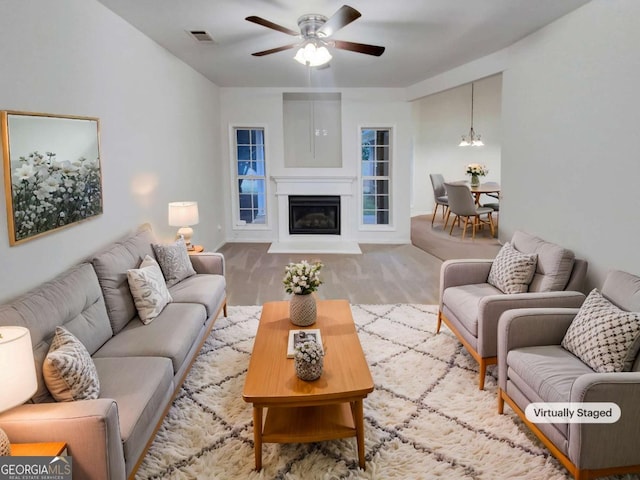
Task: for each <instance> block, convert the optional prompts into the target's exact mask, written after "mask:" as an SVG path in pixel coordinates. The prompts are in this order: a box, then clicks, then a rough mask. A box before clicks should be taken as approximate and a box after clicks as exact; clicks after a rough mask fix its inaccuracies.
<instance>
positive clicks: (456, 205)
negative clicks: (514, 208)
mask: <svg viewBox="0 0 640 480" xmlns="http://www.w3.org/2000/svg"><path fill="white" fill-rule="evenodd" d="M444 185H445V190H446V191H447V197H448V201H449V210H450V211H451V213H453V214H454V215H455V217H454V219H453V223H452V224H451V229H450V230H449V235H452V234H453V227H454V226H455V224H456V220H458V221H459V220H460V219H461V218H464V226H463V227H462V238H464V236H465V234H466V232H467V226H468V225H469V220H471V227H472V234H471V238H473V239H475V238H476V227H479V226H481V225H483V224H487V225H489V228H490V230H491V236H492V237H493V236H495V231H494V225H493V218H492V213H493V209H492V208H489V207H479V206H478V205H476V203H475V200H474V198H473V195H472V194H471V190H469V187H468V186H467V185H466V184H464V183H446V182H445V184H444ZM485 215H486V218H484V219H483V218H482V217H483V216H485Z"/></svg>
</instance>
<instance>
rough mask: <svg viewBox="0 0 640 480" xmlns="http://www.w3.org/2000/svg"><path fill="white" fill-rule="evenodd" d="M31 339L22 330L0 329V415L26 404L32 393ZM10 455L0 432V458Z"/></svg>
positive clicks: (5, 439) (4, 438)
mask: <svg viewBox="0 0 640 480" xmlns="http://www.w3.org/2000/svg"><path fill="white" fill-rule="evenodd" d="M37 388H38V381H37V379H36V367H35V363H34V362H33V346H32V345H31V335H30V334H29V330H27V329H26V328H24V327H0V412H4V411H5V410H9V409H10V408H13V407H15V406H17V405H20V404H22V403H24V402H25V401H27V400H29V399H30V398H31V397H32V396H33V394H34V393H36V389H37ZM8 455H11V445H10V444H9V438H8V437H7V434H6V433H4V430H2V428H0V456H8Z"/></svg>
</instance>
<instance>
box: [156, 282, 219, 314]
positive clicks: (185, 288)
mask: <svg viewBox="0 0 640 480" xmlns="http://www.w3.org/2000/svg"><path fill="white" fill-rule="evenodd" d="M225 289H226V282H225V279H224V277H223V276H222V275H200V274H196V275H193V276H192V277H189V278H187V279H185V280H183V281H181V282H180V283H178V284H176V285H174V286H173V287H171V288H170V289H169V292H170V293H171V297H172V298H173V301H174V302H179V303H199V304H201V305H204V307H205V308H206V309H207V317H211V316H212V315H215V314H216V313H217V312H218V309H219V308H220V306H221V305H222V302H224V297H225V295H226V291H225Z"/></svg>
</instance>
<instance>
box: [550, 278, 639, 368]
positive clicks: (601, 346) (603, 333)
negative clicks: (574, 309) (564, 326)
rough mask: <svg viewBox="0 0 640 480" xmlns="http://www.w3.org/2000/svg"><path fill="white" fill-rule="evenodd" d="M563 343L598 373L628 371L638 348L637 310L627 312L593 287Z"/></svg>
mask: <svg viewBox="0 0 640 480" xmlns="http://www.w3.org/2000/svg"><path fill="white" fill-rule="evenodd" d="M562 346H563V347H564V348H565V349H567V350H568V351H570V352H571V353H573V354H574V355H575V356H576V357H578V358H579V359H580V360H582V361H583V362H584V363H586V364H587V365H589V366H590V367H591V368H592V369H593V370H594V371H596V372H598V373H610V372H623V371H629V370H631V367H632V365H633V362H634V360H635V358H636V356H637V354H638V350H639V349H640V312H627V311H625V310H622V309H620V308H618V307H617V306H615V305H614V304H613V303H611V302H610V301H609V300H607V299H606V298H605V297H604V296H602V294H601V293H600V292H599V291H598V290H597V289H593V290H592V291H591V293H589V296H588V297H587V299H586V300H585V301H584V303H583V304H582V307H580V310H579V311H578V314H577V315H576V317H575V318H574V319H573V322H571V325H570V326H569V329H568V330H567V333H566V334H565V336H564V338H563V339H562Z"/></svg>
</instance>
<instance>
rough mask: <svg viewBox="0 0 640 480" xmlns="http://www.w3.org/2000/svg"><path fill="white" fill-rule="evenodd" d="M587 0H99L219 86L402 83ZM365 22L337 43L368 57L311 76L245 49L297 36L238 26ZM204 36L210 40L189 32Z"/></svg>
mask: <svg viewBox="0 0 640 480" xmlns="http://www.w3.org/2000/svg"><path fill="white" fill-rule="evenodd" d="M588 1H589V0H349V1H348V2H346V0H100V2H101V3H102V4H104V5H105V6H106V7H108V8H109V9H111V10H112V11H113V12H115V13H116V14H118V15H119V16H120V17H122V18H124V19H125V20H126V21H128V22H129V23H131V24H132V25H133V26H135V27H136V28H138V29H139V30H140V31H142V32H143V33H145V34H146V35H147V36H149V37H150V38H152V39H153V40H155V41H156V42H157V43H159V44H160V45H162V46H163V47H165V48H166V49H167V50H169V51H170V52H172V53H173V54H174V55H176V56H177V57H178V58H180V59H182V60H183V61H184V62H185V63H187V64H189V65H191V66H192V67H193V68H194V69H196V70H197V71H199V72H201V73H202V74H203V75H205V76H206V77H207V78H209V79H210V80H211V81H212V82H214V83H215V84H216V85H218V86H221V87H309V86H313V87H407V86H410V85H413V84H415V83H417V82H420V81H422V80H425V79H427V78H429V77H432V76H434V75H437V74H439V73H442V72H445V71H447V70H450V69H452V68H454V67H457V66H459V65H462V64H465V63H467V62H469V61H472V60H475V59H477V58H480V57H483V56H485V55H488V54H490V53H493V52H496V51H498V50H501V49H503V48H504V47H507V46H508V45H511V44H512V43H514V42H515V41H517V40H519V39H521V38H523V37H525V36H527V35H528V34H530V33H532V32H534V31H535V30H538V29H539V28H541V27H543V26H544V25H546V24H548V23H550V22H552V21H553V20H555V19H557V18H559V17H561V16H563V15H565V14H567V13H568V12H570V11H572V10H575V9H576V8H578V7H580V6H581V5H583V4H585V3H587V2H588ZM345 3H346V4H347V5H349V6H351V7H353V8H355V9H356V10H358V11H359V12H360V13H361V14H362V17H360V18H359V19H357V20H356V21H354V22H353V23H351V24H349V25H347V26H346V27H344V28H343V29H341V30H339V31H338V32H336V33H335V34H334V36H333V38H334V39H337V40H347V41H351V42H358V43H369V44H374V45H382V46H385V47H386V51H385V52H384V54H382V56H381V57H373V56H370V55H363V54H360V53H354V52H349V51H344V50H335V49H333V50H332V54H333V60H332V61H331V64H330V68H326V69H322V70H318V69H312V71H311V72H309V71H308V69H307V67H304V66H303V65H300V64H299V63H297V62H295V61H294V60H293V55H294V54H295V50H286V51H283V52H279V53H275V54H272V55H268V56H264V57H254V56H252V55H251V53H252V52H257V51H261V50H267V49H271V48H275V47H279V46H282V45H287V44H291V43H295V42H296V37H292V36H289V35H286V34H284V33H281V32H278V31H275V30H271V29H268V28H265V27H262V26H260V25H256V24H254V23H250V22H248V21H246V20H245V17H247V16H250V15H256V16H259V17H262V18H265V19H267V20H270V21H272V22H274V23H277V24H279V25H282V26H284V27H287V28H290V29H292V30H298V27H297V19H298V17H299V16H301V15H303V14H307V13H319V14H322V15H325V16H327V17H330V16H332V15H333V14H334V13H335V12H336V11H337V10H338V9H339V8H340V7H341V6H342V5H343V4H345ZM189 30H206V31H207V32H208V33H209V34H210V35H211V36H212V37H213V39H214V43H213V44H208V45H207V44H198V43H197V42H196V41H195V40H194V39H193V38H192V37H191V36H190V35H189V34H188V33H187V32H188V31H189Z"/></svg>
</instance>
